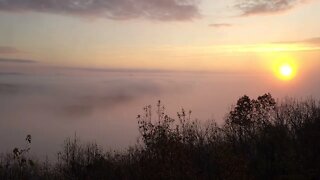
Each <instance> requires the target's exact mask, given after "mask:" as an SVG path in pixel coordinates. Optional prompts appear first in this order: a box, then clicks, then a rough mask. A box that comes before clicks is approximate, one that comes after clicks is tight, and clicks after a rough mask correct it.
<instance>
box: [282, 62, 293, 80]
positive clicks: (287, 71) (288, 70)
mask: <svg viewBox="0 0 320 180" xmlns="http://www.w3.org/2000/svg"><path fill="white" fill-rule="evenodd" d="M279 74H280V75H281V77H282V79H287V80H289V79H292V77H293V68H292V66H291V65H289V64H283V65H281V66H280V67H279Z"/></svg>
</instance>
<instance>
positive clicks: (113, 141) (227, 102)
mask: <svg viewBox="0 0 320 180" xmlns="http://www.w3.org/2000/svg"><path fill="white" fill-rule="evenodd" d="M31 69H32V68H31ZM316 75H317V73H316V71H309V72H308V73H305V74H303V76H302V75H301V77H299V78H297V79H296V80H295V81H294V82H291V83H287V84H286V85H283V84H281V82H276V80H275V78H274V77H273V75H270V74H268V73H259V74H258V73H222V72H219V73H215V72H207V73H200V72H166V71H141V70H136V71H132V70H131V71H130V70H94V69H93V70H88V69H68V68H48V69H47V70H42V71H30V70H29V71H23V70H21V69H19V70H16V71H3V72H2V73H1V74H0V99H1V100H0V114H1V121H0V142H1V144H2V145H1V146H0V151H1V152H11V151H12V149H13V148H14V147H17V146H21V145H23V144H24V137H25V136H26V135H27V134H31V135H32V137H33V143H32V152H33V153H35V154H37V156H38V157H39V158H43V157H45V156H46V155H48V156H49V157H53V156H55V155H56V153H57V152H58V150H59V149H61V146H62V144H63V141H64V139H65V138H67V137H72V136H74V135H75V134H76V135H77V136H78V137H80V138H81V139H82V140H84V141H94V142H97V143H98V144H101V145H102V146H104V147H105V148H107V149H120V150H121V149H124V148H126V147H127V146H128V145H134V144H135V143H136V142H137V140H138V137H139V133H138V130H137V126H138V124H137V119H136V117H137V115H138V114H141V113H143V107H144V106H146V105H149V104H150V105H152V106H153V107H155V105H156V103H157V101H158V100H161V102H162V104H163V105H165V107H166V109H167V113H168V114H169V115H171V116H172V117H175V116H176V113H177V112H178V111H180V110H181V108H184V109H186V110H192V118H193V119H199V120H200V121H203V122H205V121H207V120H212V119H214V120H216V121H217V122H218V123H222V122H223V121H224V119H223V118H224V115H225V114H226V113H227V112H228V111H229V110H230V107H231V106H232V104H234V103H235V102H236V100H237V99H238V98H239V97H240V96H242V95H244V94H247V95H250V96H252V97H257V96H259V95H262V94H264V93H267V92H270V93H271V94H272V95H273V96H274V97H275V98H277V99H282V98H284V97H296V98H301V97H308V96H313V97H314V98H319V93H318V92H319V90H320V85H319V83H318V82H320V81H319V80H320V78H319V77H318V76H316Z"/></svg>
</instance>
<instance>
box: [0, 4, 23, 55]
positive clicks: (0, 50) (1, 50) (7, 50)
mask: <svg viewBox="0 0 320 180" xmlns="http://www.w3.org/2000/svg"><path fill="white" fill-rule="evenodd" d="M0 4H1V1H0ZM19 53H21V51H20V50H18V49H16V48H13V47H9V46H0V54H19Z"/></svg>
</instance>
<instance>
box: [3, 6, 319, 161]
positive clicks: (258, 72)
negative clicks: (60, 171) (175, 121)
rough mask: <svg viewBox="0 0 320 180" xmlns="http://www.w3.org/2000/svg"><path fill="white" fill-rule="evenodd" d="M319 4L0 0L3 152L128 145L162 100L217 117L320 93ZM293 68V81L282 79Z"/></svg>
mask: <svg viewBox="0 0 320 180" xmlns="http://www.w3.org/2000/svg"><path fill="white" fill-rule="evenodd" d="M319 9H320V1H318V0H281V1H268V0H261V1H254V0H253V1H251V0H250V1H246V0H216V1H210V0H201V1H200V0H191V1H190V0H180V1H177V0H165V1H161V0H132V1H128V0H118V1H112V0H102V1H99V0H92V1H85V0H69V1H54V0H47V1H43V2H41V3H39V1H36V0H30V1H26V2H22V1H19V0H10V1H0V24H1V28H0V142H1V143H2V146H1V147H0V152H5V151H10V150H11V149H12V148H13V147H15V146H17V145H19V144H21V143H23V140H24V137H25V135H26V134H32V135H33V137H34V141H33V151H35V152H37V153H38V154H41V155H42V156H44V155H45V154H49V155H52V154H54V153H55V152H57V150H58V149H59V148H60V147H61V144H62V142H63V140H64V139H65V138H66V137H70V136H73V135H74V134H75V133H77V135H78V136H80V137H81V138H82V139H84V140H91V141H97V142H99V144H102V145H103V146H105V147H108V148H111V149H121V148H124V147H127V145H130V144H134V143H135V142H136V140H137V137H138V132H137V121H136V116H137V115H138V114H140V113H141V112H142V108H143V107H144V106H145V105H149V104H152V105H155V104H156V102H157V101H158V100H161V101H162V102H163V104H164V105H165V106H166V107H167V109H168V112H169V114H171V115H172V116H175V114H176V112H177V111H179V110H180V109H181V108H182V107H183V108H185V109H190V110H192V112H193V113H192V116H193V117H194V118H197V119H199V120H201V121H206V120H208V119H216V121H218V122H222V121H223V117H224V115H225V113H227V112H228V110H229V109H230V107H231V105H232V104H233V103H235V101H236V100H237V99H238V98H239V97H240V96H242V95H243V94H247V95H250V96H252V97H257V96H258V95H261V94H263V93H267V92H270V93H271V94H272V95H273V96H275V97H276V98H279V99H282V98H284V97H287V96H290V97H297V98H306V97H311V96H312V97H315V98H319V96H320V94H319V91H320V83H319V82H320V74H319V67H320V61H319V57H320V34H319V32H320V23H319V20H318V17H320V11H319ZM285 63H291V64H293V65H292V67H293V68H294V69H293V70H294V77H293V76H292V78H288V79H289V80H284V78H281V77H279V75H278V72H279V71H278V70H279V69H278V68H279V67H281V64H285Z"/></svg>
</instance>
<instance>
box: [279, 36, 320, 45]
mask: <svg viewBox="0 0 320 180" xmlns="http://www.w3.org/2000/svg"><path fill="white" fill-rule="evenodd" d="M274 43H275V44H310V45H320V37H312V38H308V39H303V40H293V41H277V42H274Z"/></svg>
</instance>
